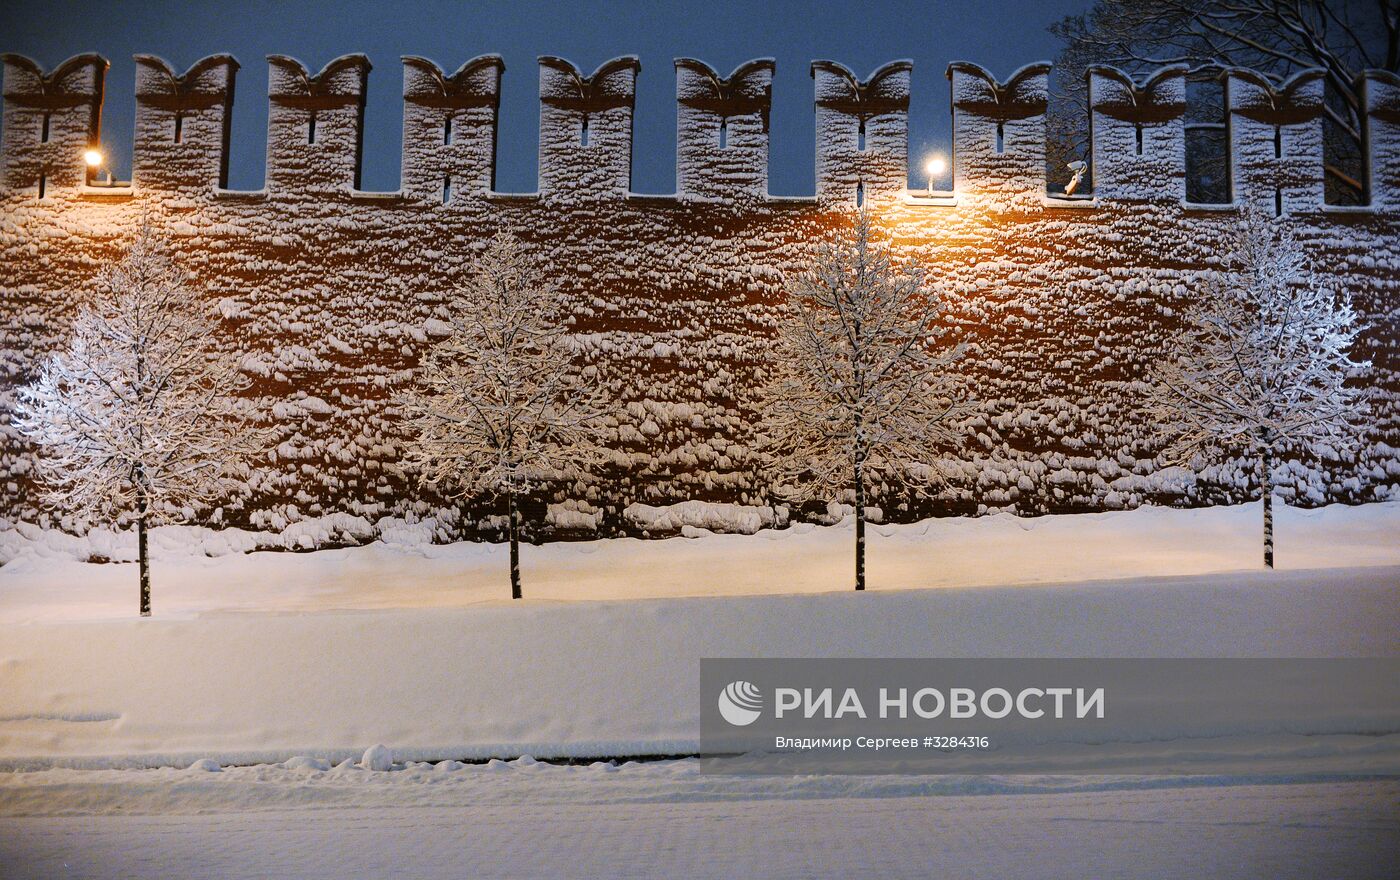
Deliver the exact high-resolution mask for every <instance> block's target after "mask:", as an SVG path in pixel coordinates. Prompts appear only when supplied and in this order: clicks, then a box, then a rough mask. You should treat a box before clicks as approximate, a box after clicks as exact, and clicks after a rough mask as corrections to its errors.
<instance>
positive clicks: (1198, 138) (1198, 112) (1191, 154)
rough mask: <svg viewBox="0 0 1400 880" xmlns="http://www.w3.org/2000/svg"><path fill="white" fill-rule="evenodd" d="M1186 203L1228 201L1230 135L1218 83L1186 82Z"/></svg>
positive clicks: (1206, 80)
mask: <svg viewBox="0 0 1400 880" xmlns="http://www.w3.org/2000/svg"><path fill="white" fill-rule="evenodd" d="M1185 125H1186V200H1187V201H1188V202H1195V203H1197V204H1226V203H1228V202H1229V201H1230V132H1229V129H1228V127H1227V126H1226V124H1225V89H1224V86H1223V85H1221V83H1220V81H1219V80H1218V79H1215V78H1213V77H1203V78H1201V79H1196V78H1194V77H1190V78H1188V79H1187V80H1186V119H1185Z"/></svg>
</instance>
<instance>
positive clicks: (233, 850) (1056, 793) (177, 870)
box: [0, 760, 1400, 880]
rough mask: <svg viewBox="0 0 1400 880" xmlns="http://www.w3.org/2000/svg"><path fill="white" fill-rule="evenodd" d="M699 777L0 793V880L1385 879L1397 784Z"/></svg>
mask: <svg viewBox="0 0 1400 880" xmlns="http://www.w3.org/2000/svg"><path fill="white" fill-rule="evenodd" d="M696 764H697V762H696V761H694V760H683V761H664V762H654V763H642V764H637V763H629V764H624V765H621V766H618V765H613V764H594V765H587V766H577V767H559V766H550V765H547V764H543V763H531V762H529V761H517V762H509V763H502V762H495V763H492V764H486V765H468V766H462V765H460V764H457V763H455V762H450V763H447V764H441V765H436V766H428V765H411V766H407V767H400V768H398V769H396V770H394V771H393V772H381V773H373V772H369V771H366V770H362V769H359V768H355V767H349V766H347V767H341V768H336V769H330V770H318V769H315V768H313V767H308V766H305V765H303V766H299V767H291V768H287V767H277V766H261V767H240V768H231V769H225V770H224V771H222V772H220V773H210V772H206V771H201V770H142V771H133V770H124V771H113V770H106V771H72V770H50V771H45V772H42V773H33V774H21V775H22V776H24V777H27V778H25V779H23V780H19V781H16V780H14V779H13V778H12V779H5V778H4V777H3V775H0V877H5V878H16V880H18V878H26V880H29V878H33V880H38V878H52V877H65V878H69V877H71V878H117V877H121V878H130V877H142V878H167V877H168V878H172V880H173V878H179V880H189V878H221V880H234V878H254V877H258V878H262V877H297V878H327V880H332V878H334V880H340V878H347V877H373V878H381V877H414V878H426V880H432V878H460V877H471V878H481V880H486V878H506V877H511V878H519V877H538V878H551V880H556V878H583V877H589V878H629V877H658V878H676V877H686V878H739V877H743V878H774V880H778V878H812V877H831V878H842V880H845V878H854V877H881V878H927V877H956V878H960V880H963V878H990V880H1019V878H1025V880H1043V878H1050V877H1093V878H1137V877H1142V878H1153V880H1158V878H1231V880H1234V878H1260V880H1283V878H1299V880H1316V878H1322V877H1327V878H1377V880H1379V878H1388V877H1393V876H1394V874H1393V873H1391V871H1392V870H1393V868H1394V866H1395V865H1396V864H1397V863H1398V862H1400V835H1397V834H1396V833H1395V827H1396V826H1395V820H1396V810H1397V803H1400V783H1397V782H1395V781H1372V782H1342V781H1316V782H1309V783H1296V784H1288V785H1259V784H1253V783H1251V782H1249V781H1248V780H1220V779H1213V778H1197V779H1189V780H1185V779H1134V778H1116V779H1115V778H1097V779H1092V780H1090V779H1083V778H1077V779H1065V778H1048V779H1027V778H1019V777H1010V778H1001V779H997V778H986V777H978V778H957V777H923V778H920V777H914V778H911V777H820V776H818V777H796V778H792V777H762V778H745V777H715V776H707V775H702V774H700V773H699V772H698V770H697V768H696Z"/></svg>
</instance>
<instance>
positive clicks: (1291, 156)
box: [0, 55, 1400, 213]
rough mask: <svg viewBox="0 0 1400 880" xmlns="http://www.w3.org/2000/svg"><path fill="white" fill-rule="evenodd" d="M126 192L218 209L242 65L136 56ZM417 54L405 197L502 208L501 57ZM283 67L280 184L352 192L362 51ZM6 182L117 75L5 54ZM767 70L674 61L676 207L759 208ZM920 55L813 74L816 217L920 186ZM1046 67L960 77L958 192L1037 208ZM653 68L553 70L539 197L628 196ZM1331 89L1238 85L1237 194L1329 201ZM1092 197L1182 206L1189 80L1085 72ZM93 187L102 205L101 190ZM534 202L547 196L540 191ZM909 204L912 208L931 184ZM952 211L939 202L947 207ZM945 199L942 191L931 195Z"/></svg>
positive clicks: (959, 64)
mask: <svg viewBox="0 0 1400 880" xmlns="http://www.w3.org/2000/svg"><path fill="white" fill-rule="evenodd" d="M136 61H137V83H136V97H137V126H136V137H135V149H134V152H133V162H132V165H133V172H132V176H133V181H132V184H133V187H132V188H133V195H134V194H135V192H136V191H139V190H142V189H145V190H149V191H150V192H151V193H153V194H163V193H171V192H178V193H179V194H180V197H181V198H185V199H191V198H206V199H209V198H214V197H215V196H216V194H221V193H220V191H221V190H223V188H224V186H225V185H226V178H227V173H226V171H227V165H228V152H229V138H230V134H231V131H230V126H229V120H230V107H231V103H232V99H233V93H234V88H233V86H234V78H235V75H236V74H237V72H238V62H237V61H236V60H234V59H233V58H232V57H231V56H228V55H213V56H210V57H208V58H205V59H203V60H201V61H198V62H196V63H195V64H194V65H193V66H191V67H190V69H189V70H187V71H186V72H185V73H183V74H179V73H177V72H176V71H174V70H173V69H172V68H171V67H170V66H169V65H168V64H167V63H166V62H164V61H162V60H161V59H159V58H156V57H155V56H151V55H138V56H136ZM402 62H403V78H404V90H403V101H404V111H403V112H404V117H403V118H404V124H403V165H402V174H401V179H402V184H401V188H400V191H399V192H398V193H397V194H396V195H398V196H399V197H401V198H405V199H413V200H423V201H438V202H447V203H449V204H461V203H463V201H465V200H485V199H488V198H490V197H492V194H493V181H494V177H495V159H496V156H495V144H496V124H497V110H498V108H499V102H500V81H501V76H502V75H503V73H504V71H505V64H504V62H503V61H502V59H501V58H500V57H499V56H495V55H485V56H481V57H479V58H475V59H472V60H471V61H468V62H467V63H466V64H464V65H462V66H461V67H460V68H458V69H457V70H456V72H454V73H452V74H451V75H448V74H446V73H444V72H443V70H442V69H441V68H439V67H438V66H437V65H436V64H435V63H433V62H432V61H429V60H427V59H425V58H419V57H416V56H406V57H404V58H403V59H402ZM268 63H269V65H270V77H269V82H270V85H269V95H268V100H269V102H270V105H271V106H270V112H269V117H268V132H267V138H268V141H267V143H268V150H267V175H266V177H267V192H266V195H267V196H268V197H270V198H285V199H289V200H305V199H308V198H309V199H323V200H324V199H328V198H333V197H354V196H355V195H356V194H357V191H358V188H359V169H360V166H361V163H362V161H363V155H362V152H363V138H362V128H363V120H364V110H365V98H366V85H367V83H368V77H369V74H370V62H369V59H368V58H366V57H365V56H363V55H345V56H342V57H340V58H336V59H334V60H332V61H331V62H329V63H328V64H327V65H326V66H325V67H323V68H322V69H321V70H320V71H319V72H317V73H315V74H313V73H311V72H310V71H309V70H308V69H307V68H306V67H305V66H304V65H302V64H301V63H300V62H299V61H297V60H295V59H293V58H289V57H287V56H283V55H270V56H268ZM4 64H5V99H6V100H5V120H6V124H5V137H4V145H3V163H4V164H3V167H4V174H3V177H2V178H0V186H3V188H4V189H5V190H7V191H9V192H12V193H13V192H20V193H25V192H32V193H33V194H34V195H35V197H38V190H39V188H40V185H41V184H42V185H43V189H44V198H55V197H63V196H65V195H67V196H71V195H75V194H77V193H78V192H79V191H81V190H82V189H83V185H84V184H85V182H86V181H87V177H86V176H85V171H84V168H83V165H82V157H81V153H82V151H83V150H84V149H85V148H86V147H87V146H89V145H90V144H94V143H96V142H97V141H98V140H99V132H100V125H101V110H102V94H103V90H102V84H103V74H104V72H105V70H106V67H107V62H106V61H105V60H104V59H102V58H100V57H99V56H97V55H79V56H76V57H74V58H71V59H69V60H68V61H65V62H64V63H63V64H61V65H59V66H58V67H57V68H55V69H54V70H53V71H51V72H48V73H46V72H44V71H43V70H42V69H41V68H40V67H39V66H38V65H37V64H35V63H34V62H32V61H30V60H29V59H26V58H23V57H21V56H17V55H5V56H4ZM774 70H775V67H774V62H773V60H772V59H767V58H765V59H756V60H753V61H750V62H747V63H745V64H742V65H740V66H739V67H738V68H736V69H735V70H734V71H733V72H732V73H731V74H730V75H729V76H728V77H727V78H726V77H721V76H720V75H719V73H718V72H717V71H715V70H714V69H713V68H711V67H710V66H709V65H707V64H705V63H704V62H702V61H699V60H697V59H693V58H680V59H677V60H676V62H675V76H676V101H677V148H676V191H675V195H676V197H677V198H678V199H679V200H681V201H686V200H705V201H723V202H731V203H736V204H738V203H745V202H752V201H753V200H755V199H760V200H761V199H766V198H767V197H768V193H767V179H768V168H767V165H768V137H769V134H768V116H769V109H770V103H771V95H772V81H773V75H774ZM911 70H912V64H911V62H909V61H894V62H891V63H889V64H886V65H884V66H882V67H879V68H877V69H876V70H874V71H873V72H871V74H870V75H869V76H868V77H867V78H865V79H861V78H860V77H859V76H858V75H857V74H855V73H854V72H852V71H851V70H850V69H848V68H846V67H844V66H843V65H841V64H838V63H836V62H834V61H814V62H813V63H812V66H811V73H812V79H813V85H814V100H815V120H816V128H817V163H816V177H817V180H816V192H817V200H818V202H819V203H821V204H822V205H827V206H831V205H842V204H855V203H856V202H857V200H861V199H865V198H867V197H868V198H871V199H872V200H874V201H876V202H879V201H882V200H883V201H889V200H891V199H895V200H898V199H902V198H903V197H904V196H905V195H906V193H907V192H908V189H907V184H906V180H907V177H908V171H907V169H908V143H909V134H908V113H909V105H910V100H911V95H910V73H911ZM1049 71H1050V64H1049V62H1037V63H1034V64H1029V65H1026V66H1025V67H1022V68H1020V69H1019V70H1016V71H1014V72H1013V73H1012V74H1011V75H1010V76H1008V77H1007V78H1006V79H1005V80H999V79H997V78H996V76H995V75H994V74H993V73H991V72H989V71H988V70H986V69H985V68H982V67H980V66H978V65H976V64H972V63H970V62H965V61H955V62H953V63H952V64H950V65H949V67H948V71H947V74H948V80H949V83H950V87H951V90H952V106H953V130H954V135H953V175H954V189H955V192H956V195H957V196H958V198H960V199H964V200H971V201H981V202H984V203H986V204H987V205H989V206H992V207H995V208H999V209H1002V210H1008V209H1015V210H1032V209H1039V208H1041V207H1043V205H1042V201H1043V198H1044V196H1045V195H1046V183H1045V114H1046V111H1047V108H1048V107H1049V101H1050V97H1049V92H1048V86H1047V80H1048V75H1049ZM640 72H641V62H640V61H639V60H638V59H637V58H636V57H633V56H625V57H622V58H616V59H613V60H611V61H607V62H605V63H603V64H602V65H600V66H599V67H598V68H597V69H596V70H594V71H593V72H592V73H591V74H585V73H584V72H583V71H581V70H579V69H578V68H577V67H575V66H574V65H573V64H572V63H571V62H569V61H566V60H564V59H562V58H557V57H554V56H542V57H541V58H540V59H539V78H540V79H539V82H540V85H539V94H540V153H539V158H540V176H539V188H538V195H539V197H540V198H543V199H546V200H552V201H559V202H580V201H584V202H587V201H597V200H604V199H623V198H626V197H627V196H628V195H629V194H630V193H631V192H632V187H631V157H632V121H633V110H634V103H635V97H636V82H637V77H638V76H639V75H640ZM1322 76H1323V72H1322V71H1320V70H1305V71H1302V72H1300V73H1298V74H1296V75H1295V76H1293V77H1292V78H1290V79H1289V80H1288V81H1287V82H1284V83H1276V82H1274V81H1273V80H1270V79H1269V78H1267V77H1265V76H1263V75H1261V74H1257V73H1254V72H1252V71H1249V70H1241V69H1236V70H1231V71H1229V72H1228V73H1227V76H1226V82H1227V96H1228V97H1227V101H1228V107H1229V128H1230V146H1231V151H1232V152H1231V154H1232V157H1233V161H1232V163H1231V169H1232V175H1233V180H1232V184H1233V192H1234V193H1235V196H1236V200H1237V201H1249V202H1252V203H1256V204H1258V205H1260V206H1262V207H1267V208H1268V209H1269V210H1270V211H1277V212H1279V213H1283V212H1297V211H1307V210H1313V209H1316V208H1317V207H1318V206H1320V205H1321V204H1322V182H1323V173H1322V121H1321V117H1322ZM1365 78H1366V84H1367V95H1368V107H1367V110H1368V114H1367V122H1368V125H1367V134H1368V137H1367V143H1368V148H1369V159H1370V161H1369V166H1368V167H1369V173H1370V179H1371V182H1372V186H1371V195H1372V198H1371V202H1372V204H1373V205H1374V206H1376V207H1378V208H1379V207H1383V206H1386V205H1388V204H1390V201H1388V200H1390V199H1392V198H1395V196H1394V192H1395V189H1396V183H1395V181H1396V180H1397V179H1400V171H1397V170H1396V169H1397V162H1400V159H1398V158H1397V148H1396V146H1395V140H1396V131H1395V129H1396V125H1397V123H1396V121H1395V118H1396V115H1395V109H1394V107H1395V104H1396V101H1397V99H1396V97H1395V93H1396V91H1397V86H1396V83H1395V77H1394V75H1393V74H1387V73H1384V72H1376V71H1372V72H1368V73H1367V74H1366V77H1365ZM1089 88H1090V92H1089V94H1090V104H1091V110H1090V115H1091V118H1090V126H1091V133H1092V163H1093V169H1094V180H1095V190H1096V191H1095V195H1096V196H1097V197H1098V198H1099V199H1130V200H1142V199H1146V200H1152V201H1160V202H1173V201H1174V202H1181V201H1182V199H1183V198H1184V195H1185V134H1184V126H1183V120H1182V116H1183V112H1184V109H1185V70H1184V68H1182V67H1180V66H1169V67H1165V68H1163V69H1161V70H1159V71H1157V72H1156V73H1154V74H1152V75H1150V76H1147V77H1145V78H1141V79H1135V78H1133V77H1131V76H1129V75H1128V74H1125V73H1124V72H1122V71H1120V70H1116V69H1114V68H1112V67H1107V66H1098V67H1094V68H1091V70H1090V71H1089ZM89 195H90V194H89ZM532 195H533V194H532ZM915 195H918V193H917V192H916V193H915ZM945 201H946V200H945ZM931 203H932V200H931Z"/></svg>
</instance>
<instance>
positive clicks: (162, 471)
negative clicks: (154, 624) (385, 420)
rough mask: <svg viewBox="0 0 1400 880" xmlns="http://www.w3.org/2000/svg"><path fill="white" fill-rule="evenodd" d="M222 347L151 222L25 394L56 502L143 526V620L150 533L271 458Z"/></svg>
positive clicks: (69, 511) (101, 280) (22, 399)
mask: <svg viewBox="0 0 1400 880" xmlns="http://www.w3.org/2000/svg"><path fill="white" fill-rule="evenodd" d="M216 338H217V322H216V320H215V319H214V317H213V315H212V314H211V310H210V308H209V300H208V298H207V297H206V296H205V295H204V294H203V293H202V292H201V291H200V290H199V288H198V287H197V286H196V285H193V284H191V283H190V279H189V276H188V273H187V272H185V271H184V270H183V269H181V268H180V266H179V265H178V264H177V262H176V261H175V258H174V257H173V256H172V255H171V253H170V250H169V248H168V247H167V245H166V243H165V242H164V241H163V239H162V238H161V237H160V236H159V235H158V234H157V233H156V232H155V231H154V230H152V228H151V227H150V226H145V227H143V229H142V231H141V233H140V235H139V237H138V238H137V239H136V242H135V243H134V244H133V245H132V246H131V248H130V249H129V250H128V251H127V252H126V254H125V256H124V257H123V258H122V260H121V262H119V263H117V264H114V265H112V266H109V267H108V268H107V269H105V270H104V271H103V272H102V273H101V274H100V275H99V276H98V279H97V283H96V290H95V292H94V294H93V295H92V297H91V299H90V300H89V301H88V302H86V303H85V304H84V305H82V306H81V307H80V309H79V311H78V314H77V317H76V319H75V320H74V322H73V327H72V336H71V340H70V341H69V343H68V345H67V347H66V349H64V350H62V351H60V352H59V353H57V354H55V355H53V356H52V357H51V358H49V360H48V361H47V362H46V363H45V364H44V365H43V367H42V368H41V370H40V372H39V376H38V378H37V379H35V381H34V382H33V383H32V384H30V385H28V386H27V387H24V388H22V389H20V392H19V403H18V407H17V416H16V425H17V427H18V429H19V431H20V434H21V435H22V436H23V437H25V438H26V439H28V440H29V441H30V442H32V443H33V444H34V445H35V447H36V448H37V452H38V459H37V476H38V478H39V481H40V483H41V486H42V490H41V492H42V497H43V499H44V501H45V503H46V504H47V505H48V506H50V507H52V508H54V509H55V510H56V511H58V512H59V513H61V514H66V515H70V516H73V517H76V518H78V519H81V520H88V521H93V520H97V521H106V522H110V523H113V524H115V525H124V524H126V523H129V522H130V523H134V524H135V527H136V532H137V557H138V560H139V563H140V613H141V616H143V617H148V616H150V614H151V573H150V557H149V552H148V541H147V530H148V528H149V527H150V526H153V525H157V524H160V523H163V522H174V521H180V520H181V519H183V517H184V516H185V515H186V514H188V513H191V512H193V511H194V510H196V509H198V508H201V507H208V506H211V505H215V504H218V503H220V502H221V501H223V500H224V499H226V498H228V497H230V496H231V495H234V494H236V491H235V490H236V486H237V484H238V483H240V482H243V481H245V480H246V477H247V474H248V464H249V463H250V459H251V458H252V457H253V456H254V455H256V454H258V453H259V452H262V451H264V449H265V443H266V437H267V434H266V432H265V430H264V429H263V428H261V427H260V426H259V425H258V423H257V421H256V419H255V418H254V417H253V416H252V414H251V413H250V403H249V402H248V401H245V400H241V399H240V398H238V397H237V392H238V391H240V390H241V389H242V388H244V387H245V386H246V385H247V384H248V380H247V378H246V377H245V376H244V375H243V374H242V373H240V372H239V370H238V366H237V361H236V359H235V358H234V357H233V356H232V355H228V354H222V353H219V352H218V351H216V350H215V349H214V347H213V346H212V342H213V341H214V340H215V339H216Z"/></svg>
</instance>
